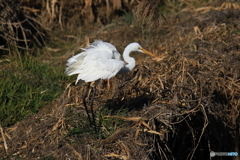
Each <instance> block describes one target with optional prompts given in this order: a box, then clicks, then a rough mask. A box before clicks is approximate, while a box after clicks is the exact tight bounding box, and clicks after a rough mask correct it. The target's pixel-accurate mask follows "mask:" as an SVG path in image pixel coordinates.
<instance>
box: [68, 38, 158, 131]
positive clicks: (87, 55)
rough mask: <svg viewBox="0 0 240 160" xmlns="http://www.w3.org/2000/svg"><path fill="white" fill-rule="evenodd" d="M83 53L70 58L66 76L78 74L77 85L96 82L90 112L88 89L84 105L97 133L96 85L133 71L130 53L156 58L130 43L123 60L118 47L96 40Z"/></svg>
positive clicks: (132, 59) (135, 44) (139, 46)
mask: <svg viewBox="0 0 240 160" xmlns="http://www.w3.org/2000/svg"><path fill="white" fill-rule="evenodd" d="M81 49H82V50H83V52H81V53H79V54H77V55H75V56H73V57H71V58H69V59H68V60H67V68H66V71H65V73H66V75H68V76H71V75H75V74H78V76H77V80H76V82H75V84H76V85H77V84H78V82H79V80H81V81H82V82H96V83H95V85H94V88H93V94H92V99H91V104H90V111H91V114H92V116H90V114H89V110H88V107H87V103H86V97H87V93H88V90H89V86H90V83H89V85H88V88H87V89H86V91H85V94H84V95H83V105H84V107H85V110H86V113H87V116H88V120H89V122H90V124H91V125H93V126H94V129H95V132H97V127H96V122H95V114H94V111H93V101H94V96H95V92H96V85H97V83H98V82H99V80H100V79H110V78H112V77H114V76H116V75H117V74H124V73H127V72H130V71H131V70H133V68H134V67H135V65H136V61H135V59H134V58H132V57H130V53H131V52H134V51H138V52H142V53H146V54H148V55H150V56H153V57H156V56H155V55H154V54H153V53H151V52H149V51H147V50H145V49H143V48H142V47H141V45H140V44H139V43H137V42H133V43H130V44H128V45H127V46H126V48H125V49H124V52H123V60H124V61H122V60H121V55H120V53H119V52H118V51H117V49H116V47H115V46H113V45H112V44H111V43H108V42H104V41H102V40H94V42H92V43H90V44H89V45H88V46H87V47H86V48H81Z"/></svg>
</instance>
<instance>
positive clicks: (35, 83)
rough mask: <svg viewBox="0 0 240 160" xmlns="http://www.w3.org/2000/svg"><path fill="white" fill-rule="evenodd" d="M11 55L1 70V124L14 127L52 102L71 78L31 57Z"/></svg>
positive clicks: (17, 54) (61, 70) (62, 70)
mask: <svg viewBox="0 0 240 160" xmlns="http://www.w3.org/2000/svg"><path fill="white" fill-rule="evenodd" d="M12 55H14V56H9V59H8V60H9V61H8V62H5V63H3V64H1V68H2V70H1V71H0V76H1V79H0V86H1V87H0V97H1V99H0V104H1V107H0V121H1V125H2V126H9V125H12V124H14V123H16V122H18V121H20V120H22V119H23V118H24V117H26V116H27V115H31V114H35V113H37V111H38V110H39V109H40V108H42V107H43V105H45V104H47V103H49V102H51V101H53V100H54V99H55V98H56V97H57V96H59V95H60V94H61V93H62V92H63V90H64V86H63V83H64V81H66V80H67V79H68V77H67V76H65V75H64V68H63V67H59V66H52V64H47V63H43V62H40V61H39V60H37V59H36V58H34V57H32V56H24V55H20V53H19V52H16V53H13V54H12Z"/></svg>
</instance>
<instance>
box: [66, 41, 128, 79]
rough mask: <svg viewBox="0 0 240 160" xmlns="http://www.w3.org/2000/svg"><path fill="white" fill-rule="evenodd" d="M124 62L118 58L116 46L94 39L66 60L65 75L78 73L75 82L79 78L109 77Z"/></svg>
mask: <svg viewBox="0 0 240 160" xmlns="http://www.w3.org/2000/svg"><path fill="white" fill-rule="evenodd" d="M124 65H125V63H124V62H123V61H121V60H120V54H119V53H118V51H117V50H116V48H115V47H114V46H113V45H112V44H110V43H107V42H103V41H101V40H95V41H94V42H93V43H91V44H90V45H89V46H88V47H87V48H83V52H82V53H80V54H77V55H75V56H73V57H72V58H70V59H68V61H67V66H68V67H67V69H66V74H67V75H69V76H70V75H74V74H78V77H77V80H76V84H77V82H78V81H79V80H80V79H81V80H83V81H85V82H92V81H96V80H99V79H110V78H111V77H113V76H115V75H116V74H117V73H118V72H119V71H120V70H121V68H123V67H124Z"/></svg>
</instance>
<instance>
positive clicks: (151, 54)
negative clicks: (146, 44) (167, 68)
mask: <svg viewBox="0 0 240 160" xmlns="http://www.w3.org/2000/svg"><path fill="white" fill-rule="evenodd" d="M140 50H142V51H143V52H144V53H146V54H148V55H150V56H153V57H157V56H156V55H155V54H153V53H151V52H149V51H147V50H146V49H143V48H140Z"/></svg>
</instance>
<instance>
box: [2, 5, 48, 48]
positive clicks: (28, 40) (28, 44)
mask: <svg viewBox="0 0 240 160" xmlns="http://www.w3.org/2000/svg"><path fill="white" fill-rule="evenodd" d="M25 9H26V8H25ZM0 10H1V11H0V23H1V27H0V40H1V43H0V46H2V47H1V48H0V49H4V50H7V48H15V47H17V48H18V49H23V50H30V49H32V48H34V47H42V46H44V45H45V44H44V43H45V38H46V32H45V29H44V28H43V27H42V25H41V23H39V22H38V20H37V19H36V17H35V16H34V11H32V10H28V12H25V11H24V9H23V8H22V7H21V6H20V2H18V1H17V2H12V1H9V0H4V1H2V2H0Z"/></svg>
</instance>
